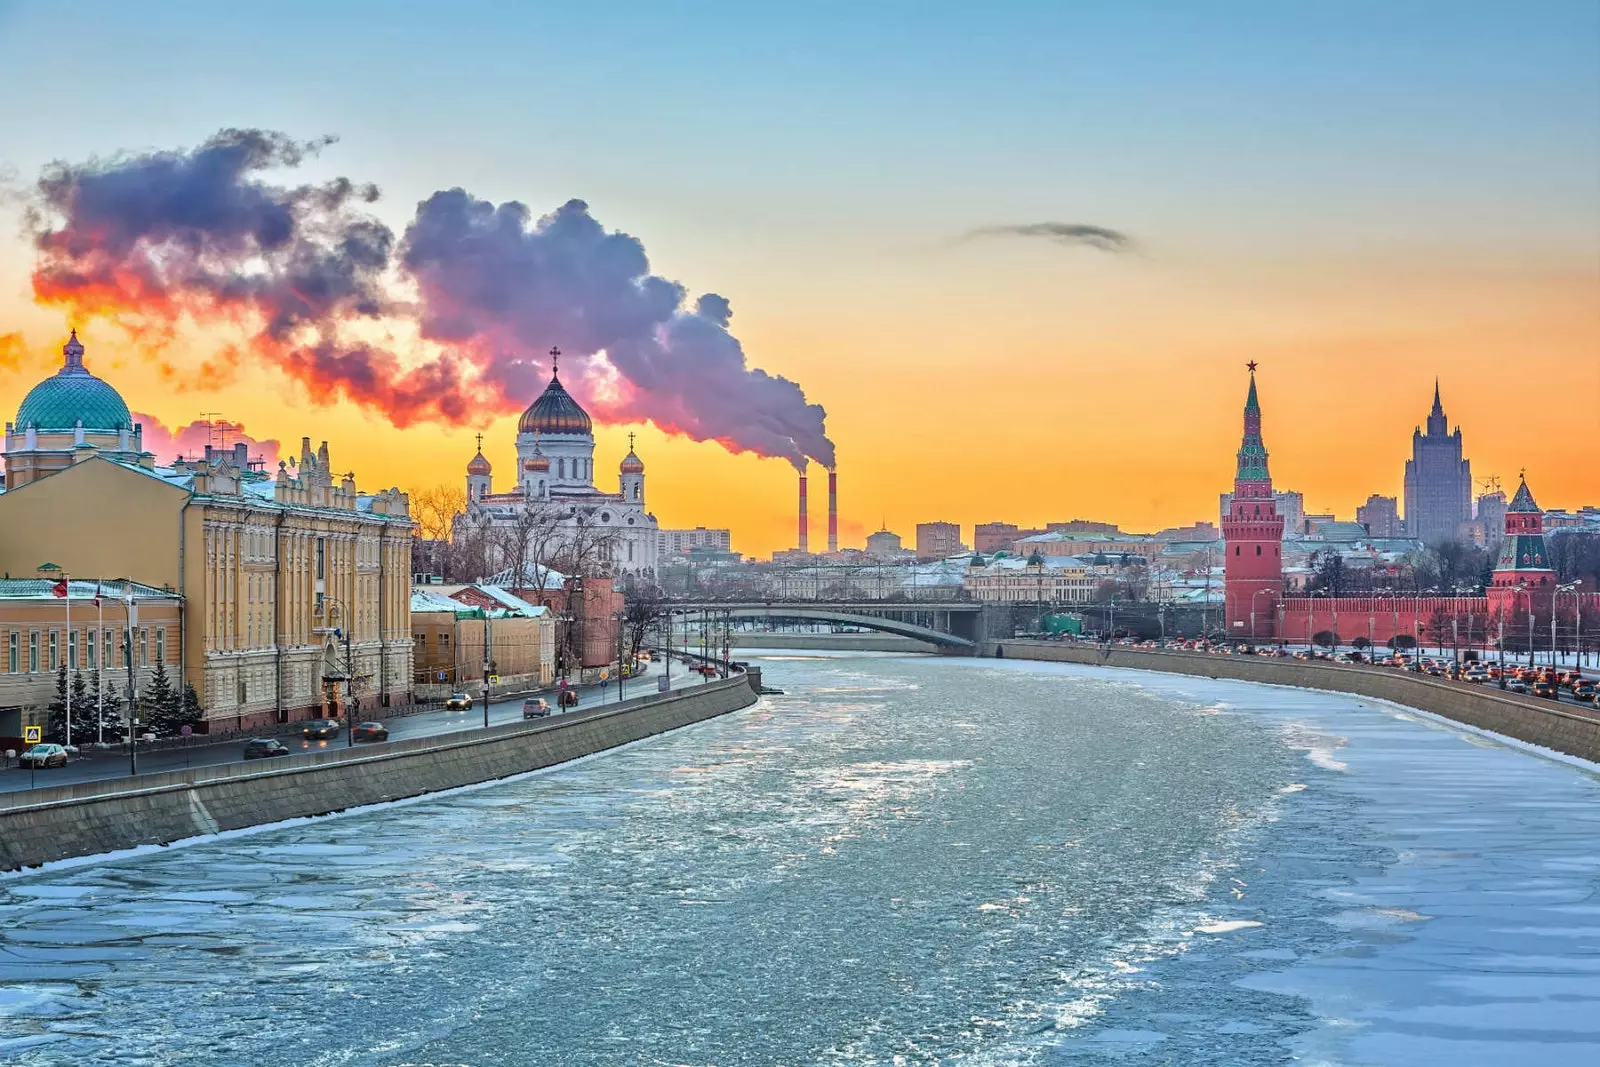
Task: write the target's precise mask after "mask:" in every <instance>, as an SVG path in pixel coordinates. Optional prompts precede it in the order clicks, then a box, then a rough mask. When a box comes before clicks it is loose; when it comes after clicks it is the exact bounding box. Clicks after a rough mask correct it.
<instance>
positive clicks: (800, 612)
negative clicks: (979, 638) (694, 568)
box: [678, 604, 978, 652]
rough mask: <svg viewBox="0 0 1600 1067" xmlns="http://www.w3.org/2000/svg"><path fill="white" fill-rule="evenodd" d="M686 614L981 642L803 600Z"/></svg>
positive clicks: (968, 646) (958, 644)
mask: <svg viewBox="0 0 1600 1067" xmlns="http://www.w3.org/2000/svg"><path fill="white" fill-rule="evenodd" d="M678 610H679V612H681V613H682V614H683V615H684V616H685V617H693V618H701V617H703V616H707V615H711V616H725V617H726V618H728V619H758V620H759V619H782V620H785V621H789V622H831V623H839V624H841V625H844V626H859V627H861V628H862V629H863V630H876V631H878V632H879V633H886V634H896V635H898V636H900V637H909V638H912V639H913V640H917V641H924V642H926V643H928V644H930V645H937V646H938V647H939V648H948V649H955V650H960V651H963V652H970V651H976V649H977V647H978V646H977V643H976V642H974V641H970V640H968V639H967V638H965V637H958V636H956V635H955V634H951V633H945V632H944V631H943V630H935V629H932V628H930V627H927V626H920V625H918V624H916V623H911V622H902V621H900V620H899V619H889V618H882V617H879V616H876V615H860V614H857V613H855V612H851V611H841V610H839V609H837V608H824V607H811V606H806V605H803V604H773V605H771V606H770V607H769V606H767V605H762V606H759V607H742V606H739V607H727V608H707V609H703V608H688V609H683V608H680V609H678Z"/></svg>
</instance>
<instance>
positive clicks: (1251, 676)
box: [982, 641, 1600, 763]
mask: <svg viewBox="0 0 1600 1067" xmlns="http://www.w3.org/2000/svg"><path fill="white" fill-rule="evenodd" d="M982 651H983V654H984V655H986V656H996V657H999V658H1003V659H1027V660H1045V661H1051V662H1057V663H1082V664H1085V665H1092V666H1097V667H1125V668H1128V669H1130V670H1141V671H1162V672H1165V673H1170V674H1191V675H1195V676H1196V677H1202V678H1228V679H1232V680H1235V681H1241V682H1260V683H1263V684H1265V685H1284V686H1293V687H1296V688H1300V689H1321V690H1326V691H1329V692H1335V693H1351V694H1355V695H1357V696H1364V697H1370V698H1372V699H1374V700H1387V701H1389V702H1391V703H1394V704H1400V705H1403V706H1405V707H1410V708H1416V709H1418V710H1419V711H1426V712H1428V713H1430V714H1433V715H1438V716H1440V717H1441V718H1445V719H1449V720H1451V721H1452V722H1458V723H1461V724H1462V725H1464V726H1472V727H1476V728H1478V729H1480V730H1487V731H1489V732H1491V733H1496V734H1501V735H1503V736H1505V737H1510V738H1514V739H1516V740H1518V741H1523V742H1526V743H1527V744H1530V745H1538V746H1539V747H1541V748H1547V749H1550V750H1552V751H1554V752H1560V753H1563V754H1565V755H1568V756H1577V757H1578V758H1580V759H1585V760H1589V761H1591V762H1595V763H1600V712H1597V711H1587V710H1580V709H1578V708H1575V707H1571V706H1565V705H1555V704H1552V703H1551V702H1550V701H1547V700H1541V699H1539V698H1537V697H1531V696H1523V695H1520V694H1516V693H1502V692H1501V691H1500V690H1499V689H1491V688H1488V687H1487V686H1482V685H1475V684H1473V683H1470V682H1455V681H1448V680H1445V679H1441V678H1432V677H1427V676H1419V675H1415V674H1410V673H1406V672H1402V671H1398V670H1395V669H1394V668H1392V667H1374V666H1366V665H1359V664H1346V663H1330V662H1324V661H1320V660H1312V661H1305V660H1293V659H1280V658H1277V657H1269V656H1237V655H1212V654H1207V653H1200V652H1170V651H1165V650H1150V649H1136V648H1124V647H1119V646H1115V645H1112V646H1109V647H1104V646H1100V645H1092V644H1062V643H1058V642H1054V641H991V642H988V643H987V644H986V645H985V646H984V648H983V650H982Z"/></svg>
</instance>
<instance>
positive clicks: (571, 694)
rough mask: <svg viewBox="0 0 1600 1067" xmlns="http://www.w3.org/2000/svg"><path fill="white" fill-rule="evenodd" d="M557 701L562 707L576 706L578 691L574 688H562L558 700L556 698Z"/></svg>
mask: <svg viewBox="0 0 1600 1067" xmlns="http://www.w3.org/2000/svg"><path fill="white" fill-rule="evenodd" d="M557 703H558V704H560V705H561V706H562V707H564V708H575V707H577V706H578V691H577V690H576V689H563V690H562V691H561V697H560V699H559V700H557Z"/></svg>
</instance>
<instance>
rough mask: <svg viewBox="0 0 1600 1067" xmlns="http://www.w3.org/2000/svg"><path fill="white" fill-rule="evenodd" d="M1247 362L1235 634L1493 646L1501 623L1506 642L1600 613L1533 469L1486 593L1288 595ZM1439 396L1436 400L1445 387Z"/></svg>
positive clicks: (1230, 566) (1230, 604)
mask: <svg viewBox="0 0 1600 1067" xmlns="http://www.w3.org/2000/svg"><path fill="white" fill-rule="evenodd" d="M1249 369H1250V390H1249V393H1248V394H1247V395H1246V398H1245V406H1244V434H1243V438H1242V440H1241V442H1240V445H1239V453H1238V467H1237V471H1236V473H1235V476H1234V483H1233V500H1232V504H1231V505H1230V510H1229V512H1228V515H1227V516H1226V517H1225V518H1224V520H1223V526H1222V536H1223V545H1224V551H1225V554H1226V560H1225V563H1224V580H1223V587H1224V611H1225V623H1226V630H1227V633H1228V636H1229V637H1230V638H1233V639H1235V640H1241V641H1259V642H1284V643H1301V642H1304V643H1307V644H1310V643H1312V642H1313V641H1316V640H1317V635H1319V634H1326V635H1329V636H1330V637H1331V639H1332V640H1333V642H1334V643H1338V644H1349V643H1351V642H1352V641H1354V640H1356V639H1357V638H1367V639H1368V640H1370V641H1371V642H1372V643H1373V644H1375V645H1384V644H1386V643H1388V642H1390V641H1391V640H1393V639H1395V638H1397V637H1398V638H1402V639H1404V638H1407V637H1409V638H1411V639H1412V640H1413V641H1415V642H1417V643H1418V644H1424V645H1455V646H1460V647H1474V646H1475V647H1492V646H1494V645H1496V643H1497V642H1498V641H1499V639H1500V636H1501V633H1502V627H1503V632H1504V638H1505V643H1506V647H1507V648H1526V647H1528V645H1529V644H1530V643H1536V642H1537V641H1538V640H1539V639H1540V638H1544V637H1548V635H1549V633H1550V627H1551V624H1552V621H1553V620H1554V621H1555V622H1557V624H1558V625H1559V626H1560V628H1561V629H1562V630H1567V631H1570V630H1572V629H1573V628H1574V623H1575V620H1576V618H1577V617H1580V616H1582V615H1588V616H1589V617H1590V618H1600V594H1597V593H1581V592H1576V591H1574V590H1571V589H1569V588H1568V587H1566V586H1560V585H1558V584H1557V583H1556V572H1555V570H1554V568H1553V566H1552V560H1551V559H1550V555H1549V552H1548V550H1547V548H1546V546H1545V541H1544V515H1543V512H1541V511H1540V510H1539V506H1538V505H1537V504H1536V503H1535V502H1534V499H1533V493H1532V492H1531V491H1530V490H1529V488H1528V483H1527V481H1526V479H1524V480H1523V481H1522V482H1521V484H1520V485H1519V486H1518V487H1517V493H1516V496H1515V497H1513V498H1512V500H1511V503H1510V504H1509V505H1508V506H1507V508H1506V514H1505V520H1504V536H1503V539H1502V540H1501V542H1500V555H1499V557H1498V560H1497V561H1496V564H1495V569H1494V576H1493V579H1492V580H1491V582H1490V584H1489V588H1488V590H1487V595H1486V596H1466V597H1462V596H1456V597H1449V596H1444V597H1439V596H1434V597H1371V596H1364V597H1286V596H1284V595H1283V588H1284V584H1283V556H1282V539H1283V523H1284V520H1283V517H1282V516H1281V515H1279V514H1278V511H1277V503H1276V498H1275V497H1274V494H1273V489H1272V475H1271V473H1270V472H1269V471H1268V468H1267V449H1266V444H1265V441H1264V440H1263V438H1262V433H1261V402H1260V398H1259V396H1258V395H1257V392H1256V376H1255V364H1254V363H1252V364H1250V368H1249ZM1434 406H1435V408H1436V409H1437V408H1438V399H1437V396H1436V397H1435V400H1434ZM1530 631H1531V634H1530ZM1530 637H1531V640H1530ZM1317 643H1324V642H1322V641H1317Z"/></svg>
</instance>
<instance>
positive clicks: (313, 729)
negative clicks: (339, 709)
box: [300, 719, 339, 741]
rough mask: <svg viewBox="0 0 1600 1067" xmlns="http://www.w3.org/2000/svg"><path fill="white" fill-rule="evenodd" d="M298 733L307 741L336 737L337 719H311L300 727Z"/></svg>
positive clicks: (337, 734)
mask: <svg viewBox="0 0 1600 1067" xmlns="http://www.w3.org/2000/svg"><path fill="white" fill-rule="evenodd" d="M300 733H301V735H302V736H304V737H305V738H306V740H308V741H317V740H320V739H322V738H325V737H338V736H339V720H338V719H312V720H311V721H310V722H308V723H306V724H305V726H304V727H302V728H301V730H300Z"/></svg>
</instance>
